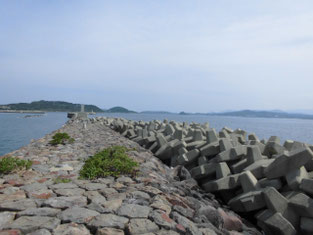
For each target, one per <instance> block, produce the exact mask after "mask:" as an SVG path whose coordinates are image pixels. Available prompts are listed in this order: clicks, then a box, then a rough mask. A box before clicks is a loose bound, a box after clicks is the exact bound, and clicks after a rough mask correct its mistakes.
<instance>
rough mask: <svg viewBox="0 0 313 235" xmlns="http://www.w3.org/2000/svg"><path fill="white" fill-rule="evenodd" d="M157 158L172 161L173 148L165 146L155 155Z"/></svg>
mask: <svg viewBox="0 0 313 235" xmlns="http://www.w3.org/2000/svg"><path fill="white" fill-rule="evenodd" d="M155 156H156V157H157V158H159V159H161V160H167V159H170V158H171V156H172V147H171V146H170V145H169V143H167V144H165V145H163V146H162V147H161V148H159V149H158V151H157V152H156V153H155Z"/></svg>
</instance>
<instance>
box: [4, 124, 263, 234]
mask: <svg viewBox="0 0 313 235" xmlns="http://www.w3.org/2000/svg"><path fill="white" fill-rule="evenodd" d="M56 132H67V133H68V134H69V135H70V136H71V137H73V138H74V139H75V142H74V143H73V144H67V145H59V146H56V147H54V146H51V145H49V144H48V142H49V141H50V139H51V137H52V135H53V134H54V133H56ZM112 145H122V146H125V147H127V148H135V149H136V150H135V151H131V152H130V153H129V155H130V157H132V158H134V159H136V160H137V161H138V162H139V163H140V166H141V167H140V168H139V170H140V174H139V175H138V176H136V177H127V176H121V177H119V178H113V177H106V178H103V179H97V180H93V181H89V180H79V179H78V173H79V169H80V168H81V167H82V165H83V160H84V159H87V158H88V157H89V156H91V155H93V154H95V153H96V152H98V151H100V150H102V149H103V148H105V147H109V146H112ZM8 155H10V156H12V157H18V158H20V159H25V160H31V161H32V162H33V166H32V168H31V170H27V171H22V172H16V173H13V174H9V175H4V176H2V177H1V178H0V231H2V232H3V231H6V232H7V233H8V234H9V233H10V232H13V231H14V232H15V234H26V233H29V232H38V233H39V232H41V233H40V234H66V233H69V232H70V231H71V232H75V234H82V235H84V234H86V235H88V234H96V233H97V234H107V233H109V234H110V233H111V234H114V233H115V234H131V235H132V234H138V233H142V232H144V233H151V234H160V235H163V234H164V235H165V234H172V235H178V234H179V233H186V232H188V231H189V232H191V233H192V234H199V235H200V234H230V232H229V231H233V232H232V233H233V234H241V233H240V232H238V233H235V231H255V233H253V234H260V233H258V232H257V231H256V230H255V229H253V228H248V224H245V223H246V222H245V220H244V219H243V218H241V217H240V216H238V215H235V214H234V213H233V212H231V211H229V210H228V209H227V208H224V207H223V206H222V205H220V204H219V203H218V202H217V201H216V200H215V199H214V196H213V195H212V194H208V193H204V192H203V191H202V190H201V189H200V188H199V187H198V186H197V184H196V182H195V181H194V180H193V179H192V178H190V177H188V174H186V172H184V171H183V170H182V168H180V169H179V168H175V169H174V170H171V169H170V168H169V167H167V166H166V165H164V164H162V163H161V161H160V160H158V159H157V158H156V157H154V156H153V154H152V153H151V152H150V151H147V150H145V149H144V148H142V147H140V146H139V145H138V144H137V143H135V142H133V141H131V140H128V139H126V138H124V137H123V136H121V135H120V134H118V133H117V132H115V131H113V130H112V129H110V128H109V127H108V126H107V125H106V124H105V123H104V122H103V120H101V119H100V118H99V120H97V119H96V118H92V119H88V120H86V121H82V120H70V121H68V122H67V123H66V124H65V125H63V126H62V127H61V128H60V129H58V130H56V131H54V132H52V133H50V134H48V135H46V136H44V137H42V138H40V139H38V140H35V141H33V142H31V143H30V144H29V145H27V146H24V147H22V148H20V149H18V150H15V151H13V152H11V153H9V154H6V155H5V156H8ZM56 178H63V179H69V180H70V181H71V182H69V183H56V182H55V179H56ZM206 213H209V214H210V215H211V217H210V216H209V217H208V216H206V215H205V214H206ZM246 234H247V233H246Z"/></svg>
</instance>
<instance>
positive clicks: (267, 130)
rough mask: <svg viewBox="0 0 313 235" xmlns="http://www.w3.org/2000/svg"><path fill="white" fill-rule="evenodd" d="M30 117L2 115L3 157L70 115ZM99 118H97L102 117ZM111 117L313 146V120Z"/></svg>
mask: <svg viewBox="0 0 313 235" xmlns="http://www.w3.org/2000/svg"><path fill="white" fill-rule="evenodd" d="M25 115H26V114H4V113H0V156H1V155H3V154H6V153H9V152H11V151H13V150H15V149H18V148H20V147H22V146H24V145H27V144H28V143H29V142H30V140H31V139H38V138H40V137H43V136H44V135H45V134H48V133H50V132H52V131H54V130H56V129H58V128H60V127H61V126H62V125H63V124H64V123H65V122H66V121H67V120H68V119H67V118H66V113H46V114H45V115H43V116H40V117H32V118H24V116H25ZM102 115H104V114H101V115H96V116H102ZM105 116H110V117H124V118H126V119H130V120H143V121H150V120H155V119H156V120H164V119H168V120H175V121H179V122H183V121H185V122H189V123H191V122H197V123H204V122H209V123H210V127H212V128H215V129H216V130H217V131H219V130H221V129H222V128H223V127H224V126H227V127H230V128H232V129H236V128H240V129H243V130H245V131H247V132H249V133H252V132H253V133H255V134H256V135H257V136H258V137H259V138H260V139H263V138H269V137H270V136H272V135H277V136H279V137H280V138H281V142H283V141H285V140H286V139H291V140H298V141H301V142H305V143H309V144H313V120H302V119H276V118H241V117H220V116H205V115H177V114H121V113H114V114H105Z"/></svg>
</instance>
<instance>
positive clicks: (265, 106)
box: [0, 0, 313, 112]
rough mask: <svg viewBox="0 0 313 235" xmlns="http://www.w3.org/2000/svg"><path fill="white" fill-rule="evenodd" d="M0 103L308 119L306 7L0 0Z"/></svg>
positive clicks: (310, 16)
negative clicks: (282, 114) (296, 114)
mask: <svg viewBox="0 0 313 235" xmlns="http://www.w3.org/2000/svg"><path fill="white" fill-rule="evenodd" d="M0 6H1V7H0V82H1V83H0V84H1V86H0V94H1V95H0V103H1V104H8V103H19V102H31V101H34V100H60V101H67V102H72V103H84V104H94V105H97V106H98V107H101V108H111V107H113V106H122V107H126V108H128V109H130V110H135V111H145V110H160V111H172V112H180V111H185V112H211V111H216V112H217V111H225V110H243V109H251V110H283V111H291V110H302V111H303V110H308V111H311V110H313V108H312V106H311V103H313V92H312V91H311V90H312V87H313V79H312V75H313V66H312V65H311V61H313V31H312V25H311V22H312V20H313V2H312V1H309V0H303V1H301V2H294V1H292V0H284V1H282V0H278V1H269V0H264V1H257V0H238V1H230V0H221V1H218V2H216V1H204V0H202V1H197V0H195V1H186V0H182V1H179V2H177V1H171V0H169V1H168V0H167V1H164V0H160V1H145V2H143V1H138V0H134V1H118V2H117V1H100V0H95V1H85V0H75V1H74V0H68V1H60V0H55V1H48V0H41V1H39V0H35V1H17V0H0Z"/></svg>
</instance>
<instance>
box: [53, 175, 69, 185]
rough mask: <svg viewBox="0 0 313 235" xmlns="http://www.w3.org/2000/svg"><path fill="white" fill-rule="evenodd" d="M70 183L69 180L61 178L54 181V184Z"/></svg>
mask: <svg viewBox="0 0 313 235" xmlns="http://www.w3.org/2000/svg"><path fill="white" fill-rule="evenodd" d="M70 182H72V180H71V179H66V178H61V177H57V178H55V179H54V183H55V184H61V183H70Z"/></svg>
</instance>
